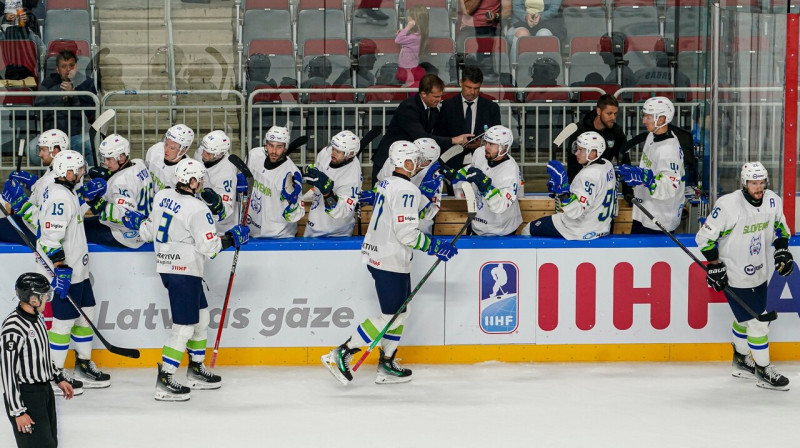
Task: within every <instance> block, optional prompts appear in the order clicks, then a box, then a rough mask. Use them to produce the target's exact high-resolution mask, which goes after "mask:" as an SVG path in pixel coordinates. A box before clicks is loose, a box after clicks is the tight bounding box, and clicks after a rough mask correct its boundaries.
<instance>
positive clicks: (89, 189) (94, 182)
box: [77, 178, 108, 203]
mask: <svg viewBox="0 0 800 448" xmlns="http://www.w3.org/2000/svg"><path fill="white" fill-rule="evenodd" d="M107 188H108V185H107V184H106V181H104V180H103V179H99V178H98V179H90V180H89V181H87V182H86V183H85V184H83V185H82V186H81V187H80V188H78V191H77V193H78V194H79V195H81V196H83V200H84V201H86V202H87V203H91V202H92V201H94V200H95V199H96V198H97V197H102V196H103V195H104V194H105V193H106V189H107Z"/></svg>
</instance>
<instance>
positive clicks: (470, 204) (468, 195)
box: [353, 187, 477, 372]
mask: <svg viewBox="0 0 800 448" xmlns="http://www.w3.org/2000/svg"><path fill="white" fill-rule="evenodd" d="M464 199H466V200H467V220H466V222H464V225H463V226H462V227H461V230H459V231H458V233H457V234H456V236H455V237H454V238H453V240H452V241H451V242H450V244H453V245H455V244H456V241H458V239H459V238H460V237H461V235H463V234H464V232H465V231H466V230H467V227H469V224H470V223H471V222H472V220H473V218H475V213H476V212H477V210H476V206H475V191H474V190H473V189H472V187H468V188H464ZM441 262H442V260H441V258H437V259H436V261H435V262H434V263H433V265H432V266H431V268H430V269H428V272H426V273H425V275H424V276H423V277H422V279H421V280H420V281H419V283H417V286H415V287H414V289H413V290H412V291H411V294H409V295H408V298H407V299H406V300H405V302H403V304H402V305H400V308H399V309H398V310H397V312H396V313H395V314H394V315H393V316H392V318H391V319H389V322H388V323H387V324H386V325H384V327H383V330H381V332H380V333H379V334H378V336H377V337H376V338H375V340H373V341H372V344H370V345H369V348H368V349H367V350H366V351H365V352H364V354H363V355H361V358H359V360H358V362H356V363H355V365H354V366H353V372H355V371H356V370H358V368H359V367H360V366H361V364H362V363H363V362H364V360H365V359H367V356H369V354H370V353H372V350H373V349H374V348H375V346H376V345H378V343H380V341H381V339H383V335H385V334H386V332H387V331H389V328H390V327H391V326H392V324H393V323H394V321H395V320H397V318H398V317H399V316H400V313H402V312H403V311H404V310H405V309H406V307H407V306H408V303H409V302H411V299H413V298H414V296H415V295H416V294H417V291H419V289H420V288H422V285H424V284H425V282H426V281H428V278H429V277H430V276H431V274H433V271H435V270H436V267H437V266H439V263H441Z"/></svg>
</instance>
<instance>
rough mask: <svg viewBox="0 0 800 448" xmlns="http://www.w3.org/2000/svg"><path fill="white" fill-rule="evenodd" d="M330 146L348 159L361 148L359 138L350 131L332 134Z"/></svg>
mask: <svg viewBox="0 0 800 448" xmlns="http://www.w3.org/2000/svg"><path fill="white" fill-rule="evenodd" d="M331 146H332V147H333V148H336V149H338V150H339V151H342V152H343V153H344V157H345V158H346V159H349V158H351V157H353V156H355V155H356V153H357V152H358V150H359V149H360V148H361V140H359V138H358V136H357V135H356V134H354V133H352V132H350V131H342V132H340V133H338V134H336V135H334V136H333V138H332V139H331Z"/></svg>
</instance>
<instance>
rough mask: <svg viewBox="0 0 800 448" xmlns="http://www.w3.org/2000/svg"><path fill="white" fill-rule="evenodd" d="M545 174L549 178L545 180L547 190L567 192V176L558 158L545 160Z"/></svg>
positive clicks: (555, 192)
mask: <svg viewBox="0 0 800 448" xmlns="http://www.w3.org/2000/svg"><path fill="white" fill-rule="evenodd" d="M547 174H548V175H550V179H549V180H548V181H547V191H549V192H550V193H553V194H564V193H569V178H568V177H567V170H565V169H564V165H563V164H562V163H561V162H559V161H558V160H551V161H549V162H547Z"/></svg>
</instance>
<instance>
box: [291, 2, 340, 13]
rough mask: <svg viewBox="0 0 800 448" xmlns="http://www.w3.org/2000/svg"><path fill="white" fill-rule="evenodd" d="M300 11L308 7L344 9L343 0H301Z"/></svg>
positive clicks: (298, 7)
mask: <svg viewBox="0 0 800 448" xmlns="http://www.w3.org/2000/svg"><path fill="white" fill-rule="evenodd" d="M297 9H298V11H303V10H306V9H344V7H343V5H342V0H300V3H299V4H298V6H297Z"/></svg>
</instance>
